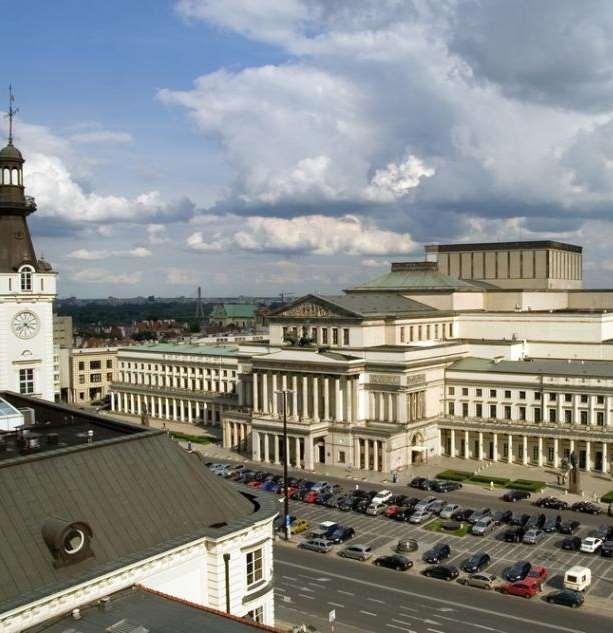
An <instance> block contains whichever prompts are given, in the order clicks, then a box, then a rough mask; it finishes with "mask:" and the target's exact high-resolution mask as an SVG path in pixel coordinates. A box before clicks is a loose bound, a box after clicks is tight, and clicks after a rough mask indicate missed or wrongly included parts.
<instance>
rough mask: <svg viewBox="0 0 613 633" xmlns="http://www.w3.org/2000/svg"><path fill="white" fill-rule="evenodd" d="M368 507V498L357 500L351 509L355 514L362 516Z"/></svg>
mask: <svg viewBox="0 0 613 633" xmlns="http://www.w3.org/2000/svg"><path fill="white" fill-rule="evenodd" d="M369 505H370V499H368V498H364V499H358V501H357V503H356V504H355V505H354V507H353V509H354V510H355V511H356V512H361V513H362V514H364V513H365V512H366V508H368V506H369Z"/></svg>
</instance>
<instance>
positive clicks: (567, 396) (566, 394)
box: [564, 393, 573, 402]
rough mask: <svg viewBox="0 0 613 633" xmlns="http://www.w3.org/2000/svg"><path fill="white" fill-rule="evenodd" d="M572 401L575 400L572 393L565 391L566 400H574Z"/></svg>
mask: <svg viewBox="0 0 613 633" xmlns="http://www.w3.org/2000/svg"><path fill="white" fill-rule="evenodd" d="M572 401H573V395H572V393H565V394H564V402H572Z"/></svg>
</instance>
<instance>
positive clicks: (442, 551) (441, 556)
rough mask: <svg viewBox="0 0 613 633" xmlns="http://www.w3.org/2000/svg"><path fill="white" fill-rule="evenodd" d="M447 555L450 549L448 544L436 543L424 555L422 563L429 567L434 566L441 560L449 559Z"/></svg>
mask: <svg viewBox="0 0 613 633" xmlns="http://www.w3.org/2000/svg"><path fill="white" fill-rule="evenodd" d="M449 554H451V547H449V544H448V543H437V544H436V545H435V546H434V547H432V548H431V549H429V550H428V551H427V552H426V553H425V554H424V561H425V562H426V563H430V564H431V565H436V564H438V563H440V562H441V561H442V560H445V559H447V558H449Z"/></svg>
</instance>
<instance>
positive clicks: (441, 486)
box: [430, 479, 462, 492]
mask: <svg viewBox="0 0 613 633" xmlns="http://www.w3.org/2000/svg"><path fill="white" fill-rule="evenodd" d="M461 487H462V484H461V483H460V482H459V481H447V480H445V479H434V480H433V481H431V482H430V490H434V491H435V492H453V491H454V490H459V489H460V488H461Z"/></svg>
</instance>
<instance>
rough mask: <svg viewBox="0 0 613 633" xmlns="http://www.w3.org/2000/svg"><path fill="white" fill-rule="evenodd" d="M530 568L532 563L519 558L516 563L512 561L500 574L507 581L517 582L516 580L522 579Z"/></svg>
mask: <svg viewBox="0 0 613 633" xmlns="http://www.w3.org/2000/svg"><path fill="white" fill-rule="evenodd" d="M531 569H532V565H531V564H530V563H529V562H528V561H527V560H520V561H518V562H517V563H513V565H511V566H510V567H507V568H506V569H505V570H504V571H503V572H502V575H503V576H504V577H505V578H506V579H507V580H508V581H509V582H517V581H518V580H523V579H524V578H525V577H526V576H527V575H528V574H529V573H530V570H531Z"/></svg>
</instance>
